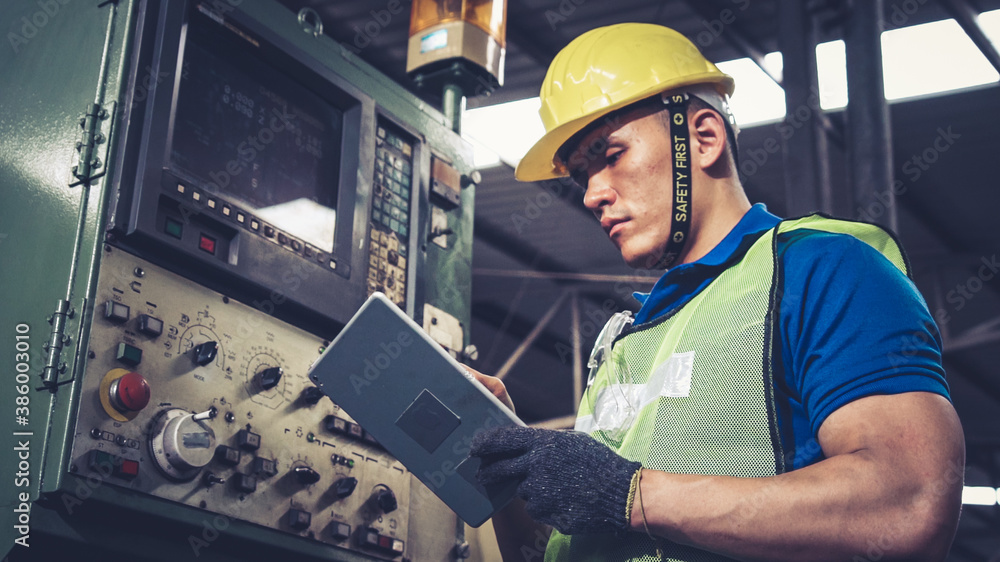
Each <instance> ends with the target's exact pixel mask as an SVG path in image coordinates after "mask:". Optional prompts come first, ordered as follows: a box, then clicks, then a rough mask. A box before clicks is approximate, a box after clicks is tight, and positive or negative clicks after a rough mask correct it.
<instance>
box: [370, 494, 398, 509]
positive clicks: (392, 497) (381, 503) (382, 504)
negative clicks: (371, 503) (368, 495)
mask: <svg viewBox="0 0 1000 562" xmlns="http://www.w3.org/2000/svg"><path fill="white" fill-rule="evenodd" d="M375 503H376V504H378V507H379V509H381V510H382V513H391V512H393V511H396V507H397V504H396V494H394V493H392V490H390V489H389V488H381V489H379V491H377V492H375Z"/></svg>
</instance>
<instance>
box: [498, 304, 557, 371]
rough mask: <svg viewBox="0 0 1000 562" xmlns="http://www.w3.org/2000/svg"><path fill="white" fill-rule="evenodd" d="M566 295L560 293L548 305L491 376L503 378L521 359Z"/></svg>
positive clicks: (554, 314)
mask: <svg viewBox="0 0 1000 562" xmlns="http://www.w3.org/2000/svg"><path fill="white" fill-rule="evenodd" d="M568 296H569V293H562V294H561V295H559V298H558V299H556V302H554V303H553V304H552V306H551V307H549V310H548V311H547V312H546V313H545V315H544V316H542V318H541V320H539V321H538V323H537V324H536V325H535V327H534V329H532V330H531V332H530V333H528V335H527V336H526V337H525V338H524V340H523V341H522V342H521V343H520V344H518V346H517V348H516V349H515V350H514V352H513V353H511V354H510V357H508V358H507V361H505V362H504V364H503V365H502V366H501V367H500V369H499V370H498V371H497V372H496V374H494V375H493V376H495V377H496V378H498V379H503V378H504V377H506V376H507V374H508V373H510V371H511V369H513V368H514V365H516V364H517V362H518V361H520V360H521V357H522V356H523V355H524V354H525V353H526V352H527V351H528V348H530V347H531V346H532V344H534V343H535V340H536V339H538V336H539V335H540V334H541V333H542V331H544V330H545V327H546V326H548V325H549V322H551V321H552V319H553V318H555V316H556V313H558V312H559V309H560V308H561V307H562V304H563V303H564V302H565V301H566V298H567V297H568Z"/></svg>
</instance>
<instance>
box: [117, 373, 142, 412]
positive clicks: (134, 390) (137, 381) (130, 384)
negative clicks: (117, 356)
mask: <svg viewBox="0 0 1000 562" xmlns="http://www.w3.org/2000/svg"><path fill="white" fill-rule="evenodd" d="M117 390H118V392H117V398H118V403H119V404H121V405H122V406H124V407H125V409H126V410H128V411H130V412H138V411H139V410H141V409H143V408H145V407H146V405H147V404H149V395H150V391H149V384H148V383H147V382H146V378H145V377H143V376H142V375H140V374H139V373H136V372H130V373H128V374H126V375H125V376H123V377H122V378H121V379H119V380H118V389H117Z"/></svg>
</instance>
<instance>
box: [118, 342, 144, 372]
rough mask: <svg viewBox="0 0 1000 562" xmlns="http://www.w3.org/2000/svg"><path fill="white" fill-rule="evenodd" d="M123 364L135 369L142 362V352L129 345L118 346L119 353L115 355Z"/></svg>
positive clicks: (121, 344)
mask: <svg viewBox="0 0 1000 562" xmlns="http://www.w3.org/2000/svg"><path fill="white" fill-rule="evenodd" d="M115 359H118V360H119V361H121V362H122V363H124V364H126V365H128V366H129V367H135V366H136V365H138V364H139V363H140V362H141V361H142V350H141V349H139V348H138V347H135V346H134V345H129V344H127V343H120V344H118V353H117V354H116V355H115Z"/></svg>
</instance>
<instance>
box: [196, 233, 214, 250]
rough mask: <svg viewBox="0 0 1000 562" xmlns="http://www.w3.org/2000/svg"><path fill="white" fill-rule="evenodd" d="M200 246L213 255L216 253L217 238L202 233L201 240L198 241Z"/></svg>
mask: <svg viewBox="0 0 1000 562" xmlns="http://www.w3.org/2000/svg"><path fill="white" fill-rule="evenodd" d="M198 247H199V248H201V249H202V250H205V251H206V252H208V253H210V254H212V255H215V238H212V237H211V236H205V235H204V234H202V235H201V242H198Z"/></svg>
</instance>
